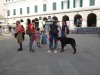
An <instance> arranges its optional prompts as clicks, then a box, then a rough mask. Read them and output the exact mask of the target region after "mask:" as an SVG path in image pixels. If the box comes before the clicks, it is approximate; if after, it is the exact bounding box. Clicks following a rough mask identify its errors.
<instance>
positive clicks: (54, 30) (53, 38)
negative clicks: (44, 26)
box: [48, 20, 59, 53]
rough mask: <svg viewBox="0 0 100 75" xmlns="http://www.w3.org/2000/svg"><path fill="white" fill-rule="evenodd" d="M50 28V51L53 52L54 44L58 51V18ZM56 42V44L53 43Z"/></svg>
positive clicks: (55, 51)
mask: <svg viewBox="0 0 100 75" xmlns="http://www.w3.org/2000/svg"><path fill="white" fill-rule="evenodd" d="M49 27H50V29H49V36H50V39H49V40H50V43H49V50H48V52H49V53H51V50H52V46H53V45H54V46H53V47H54V53H57V50H56V46H57V40H56V39H57V36H58V32H59V31H58V26H57V20H54V22H53V24H51V25H50V26H49ZM53 42H54V44H53Z"/></svg>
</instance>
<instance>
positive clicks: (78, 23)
mask: <svg viewBox="0 0 100 75" xmlns="http://www.w3.org/2000/svg"><path fill="white" fill-rule="evenodd" d="M74 25H75V26H76V27H81V26H82V16H81V15H79V14H77V15H75V17H74Z"/></svg>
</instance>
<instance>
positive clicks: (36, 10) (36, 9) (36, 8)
mask: <svg viewBox="0 0 100 75" xmlns="http://www.w3.org/2000/svg"><path fill="white" fill-rule="evenodd" d="M34 11H35V13H37V12H38V7H37V5H36V6H35V10H34Z"/></svg>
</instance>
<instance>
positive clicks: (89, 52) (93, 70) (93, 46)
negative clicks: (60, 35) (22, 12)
mask: <svg viewBox="0 0 100 75" xmlns="http://www.w3.org/2000/svg"><path fill="white" fill-rule="evenodd" d="M8 37H9V38H2V40H0V75H100V37H97V35H94V34H93V35H91V34H83V35H82V34H70V35H69V37H73V38H75V40H76V43H77V53H76V54H72V53H73V49H72V47H71V46H70V45H67V49H66V50H65V52H64V53H60V52H59V51H60V49H57V50H58V53H56V54H54V53H53V52H52V53H48V52H47V50H48V45H47V46H45V47H42V48H39V49H38V50H35V52H34V53H32V52H29V49H28V44H29V39H28V37H26V40H25V42H24V43H23V46H24V50H23V51H21V52H18V51H17V48H18V44H17V43H16V40H15V38H13V37H11V36H8Z"/></svg>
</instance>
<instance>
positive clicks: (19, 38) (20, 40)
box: [16, 21, 23, 51]
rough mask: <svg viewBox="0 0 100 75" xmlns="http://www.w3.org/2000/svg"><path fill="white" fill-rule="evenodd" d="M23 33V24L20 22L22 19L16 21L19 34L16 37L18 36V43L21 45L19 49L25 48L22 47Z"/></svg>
mask: <svg viewBox="0 0 100 75" xmlns="http://www.w3.org/2000/svg"><path fill="white" fill-rule="evenodd" d="M22 33H23V31H22V25H21V24H20V21H17V22H16V34H17V36H16V38H17V42H18V44H19V45H20V48H19V49H18V51H22V50H23V48H22V40H23V39H22Z"/></svg>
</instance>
